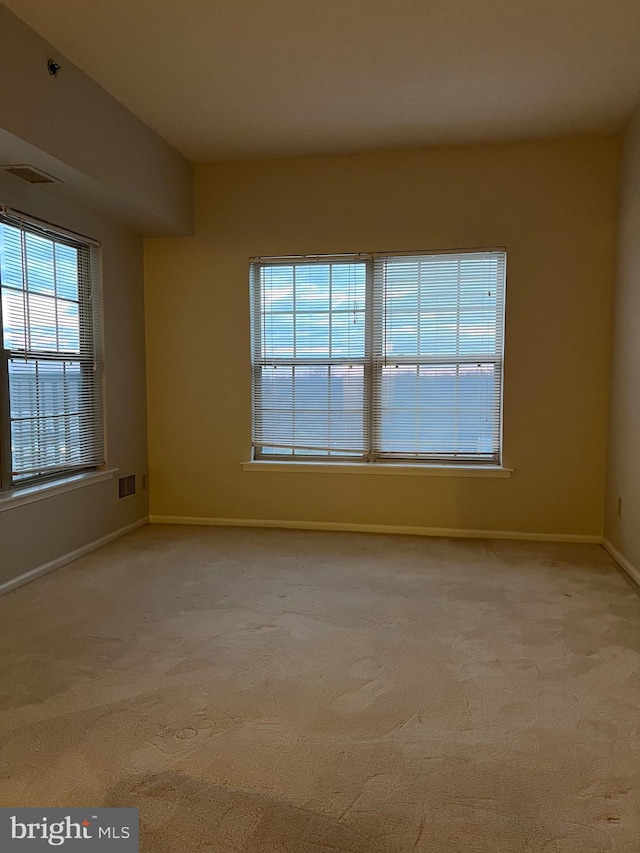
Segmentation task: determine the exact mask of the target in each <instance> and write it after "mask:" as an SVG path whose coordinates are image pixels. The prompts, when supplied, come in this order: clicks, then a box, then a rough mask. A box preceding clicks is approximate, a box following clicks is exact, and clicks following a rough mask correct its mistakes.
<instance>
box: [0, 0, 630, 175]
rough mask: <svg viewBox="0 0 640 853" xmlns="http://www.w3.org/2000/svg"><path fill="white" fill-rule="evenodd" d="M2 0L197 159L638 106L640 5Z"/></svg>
mask: <svg viewBox="0 0 640 853" xmlns="http://www.w3.org/2000/svg"><path fill="white" fill-rule="evenodd" d="M4 3H5V5H6V6H7V7H8V8H9V9H11V10H12V11H14V12H15V13H16V14H17V15H18V16H19V17H20V18H22V19H23V20H24V21H25V22H26V23H27V24H29V25H30V26H31V27H33V28H34V29H35V30H37V31H38V32H39V33H40V34H41V35H42V36H44V37H45V38H46V39H48V40H49V41H50V42H52V43H53V44H54V45H55V46H56V47H57V48H58V49H59V50H60V51H61V52H62V53H63V54H65V55H66V56H68V57H69V59H71V60H72V61H73V62H74V63H76V64H77V65H78V66H80V68H81V69H82V70H83V71H85V72H86V73H87V74H88V75H89V76H90V77H93V79H94V80H96V81H97V82H98V83H99V84H100V85H102V86H103V87H104V88H105V89H106V90H107V91H109V92H110V93H111V94H112V95H114V96H115V97H116V98H117V99H118V100H119V101H121V102H122V103H123V104H124V105H125V106H126V107H128V108H129V109H130V110H131V111H132V112H133V113H135V114H136V115H138V116H139V117H140V118H141V119H142V120H143V121H145V122H146V123H147V124H148V125H150V126H151V127H152V128H153V129H154V130H156V131H157V132H158V133H159V134H160V135H161V136H163V137H164V138H165V139H166V140H167V141H168V142H170V143H171V144H172V145H173V146H174V147H176V148H177V149H178V150H179V151H181V152H182V153H183V154H185V155H186V156H187V157H188V158H189V159H191V160H193V161H208V160H221V159H235V158H255V157H282V156H289V155H305V154H312V153H324V152H336V151H357V150H371V149H381V148H402V147H413V146H423V145H437V144H443V143H446V144H451V143H453V144H458V143H470V142H480V141H489V140H497V139H524V138H540V137H550V136H559V135H573V134H578V133H588V132H617V131H619V130H620V129H621V127H622V126H623V124H624V122H625V120H626V119H627V118H628V116H629V115H630V113H631V111H632V110H633V108H634V107H635V106H636V105H637V104H638V102H640V2H639V0H56V2H55V3H52V2H51V0H4ZM61 73H64V69H63V70H62V72H61Z"/></svg>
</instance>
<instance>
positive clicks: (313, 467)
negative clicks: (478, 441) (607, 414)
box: [241, 459, 514, 479]
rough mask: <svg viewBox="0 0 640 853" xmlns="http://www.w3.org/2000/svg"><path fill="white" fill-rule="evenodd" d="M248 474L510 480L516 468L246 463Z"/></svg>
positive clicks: (331, 463) (263, 461)
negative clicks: (491, 478)
mask: <svg viewBox="0 0 640 853" xmlns="http://www.w3.org/2000/svg"><path fill="white" fill-rule="evenodd" d="M241 465H242V469H243V470H244V471H261V472H271V473H283V472H287V473H289V474H365V475H367V476H369V475H376V474H387V475H389V474H395V475H398V474H399V475H401V476H406V475H409V476H414V477H498V478H502V479H506V478H508V477H511V475H512V474H513V470H514V469H513V468H503V467H500V466H499V465H467V466H463V465H414V464H411V463H407V464H405V465H399V464H394V463H385V462H378V463H371V462H359V463H355V464H354V463H352V462H330V463H329V462H282V461H278V462H268V461H265V460H262V459H260V460H254V461H253V462H242V463H241Z"/></svg>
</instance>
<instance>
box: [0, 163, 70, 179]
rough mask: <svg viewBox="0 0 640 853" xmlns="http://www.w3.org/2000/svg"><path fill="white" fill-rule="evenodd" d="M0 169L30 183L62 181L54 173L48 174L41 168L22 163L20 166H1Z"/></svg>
mask: <svg viewBox="0 0 640 853" xmlns="http://www.w3.org/2000/svg"><path fill="white" fill-rule="evenodd" d="M0 171H2V172H8V173H9V174H10V175H15V176H16V178H22V180H23V181H27V183H29V184H59V183H62V182H61V181H59V180H58V178H54V177H53V175H47V173H46V172H43V171H42V170H41V169H36V167H35V166H29V165H20V166H0Z"/></svg>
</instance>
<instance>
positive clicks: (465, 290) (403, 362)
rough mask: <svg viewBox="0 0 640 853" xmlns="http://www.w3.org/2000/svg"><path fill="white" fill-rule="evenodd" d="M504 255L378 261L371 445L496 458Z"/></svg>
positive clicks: (378, 452) (420, 454) (452, 457)
mask: <svg viewBox="0 0 640 853" xmlns="http://www.w3.org/2000/svg"><path fill="white" fill-rule="evenodd" d="M504 284H505V253H504V252H503V251H484V252H459V253H446V254H416V255H402V256H400V255H398V256H394V255H391V256H380V257H379V256H374V294H375V296H374V303H373V315H374V316H373V393H372V396H373V401H372V405H373V417H372V424H373V425H372V445H373V447H372V449H373V455H374V457H375V458H379V459H394V458H395V459H415V460H425V461H441V462H465V463H472V462H477V463H485V464H487V463H498V462H499V461H500V438H501V397H502V352H503V316H504Z"/></svg>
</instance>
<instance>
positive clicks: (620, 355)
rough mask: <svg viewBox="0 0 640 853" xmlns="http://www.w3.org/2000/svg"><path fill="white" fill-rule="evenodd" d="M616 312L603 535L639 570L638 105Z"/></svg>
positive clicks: (628, 154)
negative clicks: (619, 504)
mask: <svg viewBox="0 0 640 853" xmlns="http://www.w3.org/2000/svg"><path fill="white" fill-rule="evenodd" d="M614 314H615V318H614V319H615V322H614V332H615V336H614V344H613V365H612V368H613V372H612V383H611V422H610V433H609V470H608V484H607V485H608V488H607V501H606V516H605V536H606V537H607V539H608V540H609V542H610V543H611V544H612V545H613V546H614V548H616V549H617V550H618V551H619V552H620V553H621V554H622V556H623V557H625V558H626V559H627V560H629V562H630V563H631V564H632V566H634V567H635V569H636V571H638V572H640V489H639V488H638V484H639V483H640V109H638V110H636V113H635V115H634V117H633V119H632V120H631V122H630V123H629V126H628V128H627V130H626V133H625V136H624V158H623V162H622V168H621V193H620V222H619V232H618V256H617V280H616V288H615V299H614ZM618 498H621V500H622V513H621V515H618Z"/></svg>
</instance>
